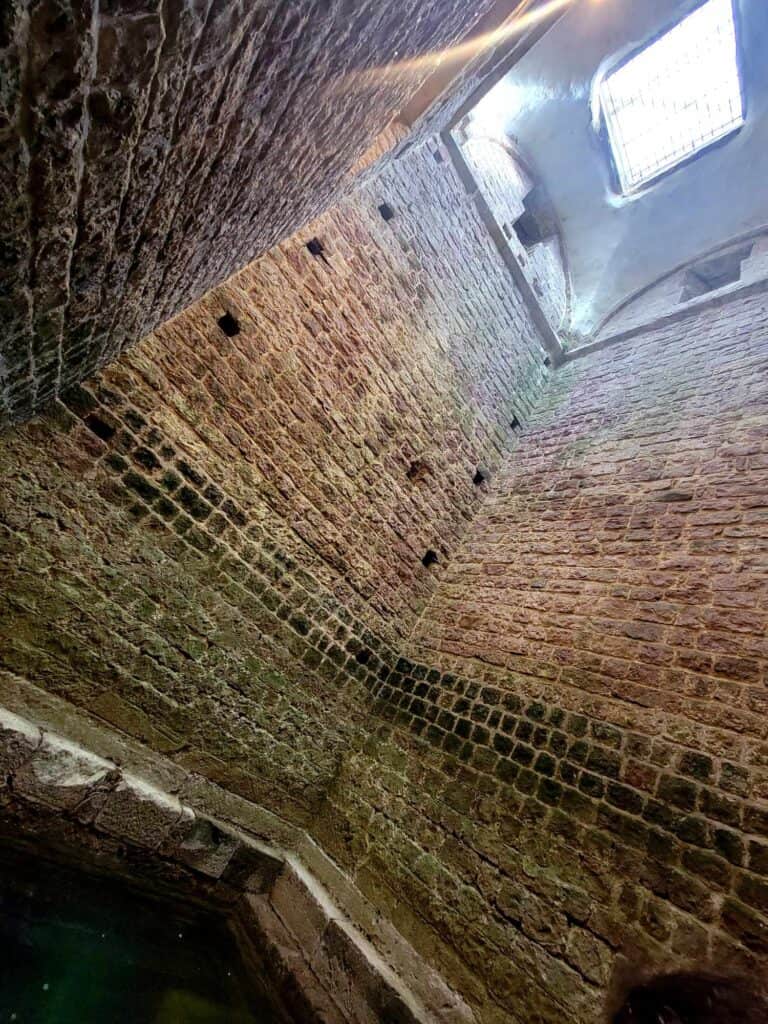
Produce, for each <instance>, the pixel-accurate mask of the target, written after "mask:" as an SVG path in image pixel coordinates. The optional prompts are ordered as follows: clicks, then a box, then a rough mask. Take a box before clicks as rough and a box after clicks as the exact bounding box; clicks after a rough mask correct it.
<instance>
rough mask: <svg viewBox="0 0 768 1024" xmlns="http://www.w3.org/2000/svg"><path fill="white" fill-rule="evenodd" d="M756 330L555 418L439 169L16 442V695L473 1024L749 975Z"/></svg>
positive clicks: (645, 361) (704, 341) (207, 302)
mask: <svg viewBox="0 0 768 1024" xmlns="http://www.w3.org/2000/svg"><path fill="white" fill-rule="evenodd" d="M310 243H311V244H310ZM766 324H768V302H766V300H765V299H764V298H761V297H760V296H750V297H748V298H746V299H744V300H743V301H740V302H737V301H734V302H731V303H729V304H728V305H727V306H723V307H722V308H721V309H720V310H719V311H718V312H717V315H716V316H713V315H712V312H711V311H709V312H708V313H707V314H706V315H704V316H703V317H701V318H700V319H699V320H696V319H691V320H688V321H686V322H685V323H683V324H675V325H673V326H669V327H666V328H664V329H662V330H657V331H651V332H649V333H648V334H646V335H645V336H643V337H642V338H640V339H636V340H634V341H633V342H631V343H629V342H628V343H624V344H622V345H620V346H615V347H612V348H610V349H608V350H606V351H604V352H600V353H596V354H593V355H591V356H589V357H586V358H583V359H579V360H576V361H573V362H571V363H568V364H566V365H565V366H564V367H563V368H561V369H559V370H558V371H557V372H556V373H555V374H554V375H553V376H552V377H551V379H550V382H549V385H548V386H547V388H546V390H545V391H544V395H543V398H541V400H540V401H539V399H540V396H541V394H542V388H543V386H544V384H545V375H546V374H547V371H546V370H545V368H544V366H543V360H542V351H541V348H540V345H539V343H538V340H537V338H536V336H535V333H534V331H533V328H532V327H531V325H530V322H529V320H528V318H527V314H526V310H525V307H524V304H523V303H522V301H521V299H520V297H519V295H517V294H516V292H515V290H514V286H513V284H512V281H511V278H510V276H509V274H508V272H507V270H506V268H505V266H504V263H503V261H502V260H501V258H500V256H499V253H498V251H497V250H496V249H495V247H494V245H493V244H492V242H491V240H490V238H489V237H488V234H487V232H486V230H485V228H484V226H483V224H482V223H481V222H480V220H479V218H478V216H477V214H476V213H475V212H474V206H473V204H472V200H471V198H470V197H468V196H467V194H466V191H465V190H464V188H463V186H462V185H461V183H460V181H459V179H458V177H457V175H456V174H455V172H454V170H453V167H452V165H451V163H450V162H449V160H448V159H447V157H446V155H445V153H444V152H442V151H440V150H436V149H435V144H434V143H430V144H428V145H427V146H425V147H423V148H421V149H420V150H418V151H416V152H412V153H410V154H408V155H407V156H406V157H403V158H402V159H401V160H399V161H396V162H395V163H393V164H392V165H391V166H388V167H387V169H386V170H385V171H384V173H382V174H381V175H380V176H379V177H377V178H376V179H375V180H373V181H371V182H370V183H369V184H367V185H366V186H365V188H364V189H362V190H361V191H360V192H359V193H358V194H357V195H356V196H355V197H354V199H351V200H347V201H345V202H344V203H342V204H341V205H339V206H338V207H336V208H335V209H333V210H332V211H330V212H329V213H328V214H326V215H324V216H323V217H322V218H320V219H319V220H318V221H316V222H315V223H313V224H311V225H310V226H309V227H308V228H307V229H306V230H305V231H302V232H301V233H300V234H299V235H297V236H294V237H293V238H292V239H290V240H289V241H287V242H285V243H283V244H282V245H281V246H279V247H278V248H277V249H275V250H274V251H272V252H271V253H270V254H269V255H268V256H266V257H265V258H263V259H262V260H260V261H259V262H257V263H256V264H253V265H251V266H250V267H248V268H247V269H246V270H244V271H243V272H242V273H241V274H239V275H238V276H237V277H235V278H233V279H232V280H230V281H229V282H228V283H227V285H225V286H224V287H221V288H219V289H217V290H216V291H215V292H212V293H211V294H209V295H208V296H206V298H205V299H204V300H202V301H201V302H199V303H198V304H196V305H195V306H194V307H192V308H190V309H189V310H188V311H186V312H185V313H184V314H182V315H181V316H179V317H177V318H176V319H175V320H174V321H172V322H171V323H169V324H167V325H166V326H165V327H164V328H162V330H160V331H158V332H157V333H156V334H154V335H152V336H150V337H148V338H146V339H145V340H144V341H143V342H142V343H141V344H140V345H138V346H136V347H135V348H134V349H132V350H131V351H130V352H129V353H127V354H126V355H125V356H124V357H123V358H122V360H121V361H120V362H119V363H118V364H116V365H114V366H113V367H111V368H110V369H108V370H106V371H104V372H103V373H101V374H100V375H99V376H98V377H97V378H95V379H94V380H92V381H91V382H89V383H88V384H87V386H84V387H80V388H75V389H73V390H70V391H69V392H68V394H67V397H66V403H57V404H56V405H55V406H54V407H53V408H52V410H51V411H50V412H49V414H48V415H47V416H46V417H44V418H41V419H39V420H37V421H34V422H32V423H29V424H27V425H25V426H24V427H22V428H19V429H17V430H15V431H13V432H7V433H6V434H5V435H4V436H3V437H2V439H1V443H0V448H1V452H0V466H2V472H3V479H4V488H3V491H2V494H1V495H0V538H1V543H0V555H1V557H2V564H1V565H0V572H2V578H3V583H4V586H3V588H2V591H1V592H0V633H1V635H0V703H1V702H2V696H3V692H4V687H5V686H7V687H8V691H9V692H10V689H11V688H13V689H14V691H15V692H17V693H18V691H19V690H20V689H21V690H23V689H24V687H25V686H27V688H28V689H29V691H30V692H31V690H32V686H34V687H38V688H42V689H45V690H47V691H48V693H49V694H52V695H54V696H56V697H59V698H63V699H64V700H66V701H68V702H70V703H71V704H72V705H75V706H76V707H78V708H79V709H81V710H82V711H83V713H84V714H87V715H90V716H93V717H94V718H96V719H98V720H100V721H101V722H105V723H107V724H108V725H110V726H111V727H112V728H113V729H116V730H119V731H122V732H123V733H125V734H128V735H129V736H131V737H134V738H135V739H138V740H140V741H141V742H142V743H144V744H146V745H148V746H149V747H152V748H154V749H155V750H156V751H159V752H161V753H162V754H164V755H165V756H166V757H167V758H168V759H169V761H170V762H172V763H173V765H174V766H175V767H176V768H178V769H180V770H183V771H186V772H192V773H199V774H200V775H203V776H205V777H206V778H208V779H210V780H212V781H214V782H216V783H218V784H219V785H220V786H222V787H224V788H226V789H227V790H228V791H229V792H230V793H234V794H237V795H238V796H240V797H244V798H245V799H246V800H248V801H252V802H255V803H258V804H260V805H262V806H264V807H265V808H268V809H269V810H270V811H272V812H274V813H275V814H276V815H278V816H280V818H282V819H284V820H286V821H288V822H291V823H293V824H297V825H302V826H304V827H305V828H306V829H307V830H308V831H309V832H310V833H311V835H312V836H313V837H314V839H315V840H316V841H317V842H318V843H319V844H320V845H321V846H322V847H323V849H324V850H326V851H327V852H328V853H329V854H330V855H331V856H332V857H333V858H334V859H335V860H336V862H337V863H338V864H339V865H340V867H341V868H342V869H343V870H344V871H345V872H346V873H347V875H348V877H349V878H350V879H352V880H353V881H354V883H355V884H356V885H357V887H358V888H359V890H361V891H362V893H363V894H364V895H365V896H367V897H368V898H369V899H370V901H371V903H372V904H373V905H374V906H375V907H377V908H378V909H379V911H381V912H382V913H385V914H386V915H387V917H388V918H389V919H390V920H391V921H392V922H393V923H394V925H395V926H396V927H397V928H399V929H400V931H401V932H402V933H403V935H404V936H405V937H406V939H407V940H408V941H410V942H411V943H412V945H414V946H415V947H416V948H417V950H418V951H419V952H420V954H421V955H422V956H424V957H425V958H426V959H427V960H428V961H430V962H431V963H432V964H434V965H435V966H437V967H438V968H439V970H440V971H441V972H442V973H443V974H444V975H445V977H446V978H447V979H448V980H449V982H450V983H451V984H452V985H454V986H456V988H458V990H459V991H460V992H461V993H462V994H463V995H464V996H465V997H466V998H467V1000H468V1001H469V1002H470V1003H471V1005H472V1007H473V1009H474V1010H475V1012H476V1016H477V1018H478V1020H480V1021H482V1022H483V1024H500V1022H502V1021H505V1022H509V1021H510V1020H511V1021H515V1022H519V1024H523V1022H525V1024H533V1022H536V1021H540V1022H555V1021H559V1020H561V1019H562V1018H563V1016H567V1017H568V1018H570V1019H572V1020H573V1021H574V1022H577V1024H595V1022H596V1021H599V1020H601V1019H602V1015H603V1013H604V1008H605V1003H606V997H607V994H608V993H609V992H610V991H611V990H612V987H613V986H616V985H618V984H619V983H620V981H621V978H622V977H623V976H624V972H625V971H626V972H629V973H631V974H632V975H633V977H634V976H636V974H637V972H638V971H641V970H642V969H644V968H646V967H648V966H652V965H663V966H664V967H667V966H669V965H671V964H691V965H694V966H696V967H700V966H701V965H702V964H709V963H711V964H714V965H717V967H718V969H722V968H724V967H726V968H727V967H733V969H734V970H736V969H747V970H751V971H754V970H757V969H758V968H759V967H760V964H761V961H762V960H764V959H765V954H766V952H768V938H767V935H766V932H767V930H768V917H767V915H768V883H767V882H766V874H767V873H768V863H767V855H766V850H767V849H768V842H767V839H768V788H767V779H766V765H767V763H768V751H767V750H766V726H765V710H766V689H765V684H766V676H765V670H766V648H765V633H766V629H765V627H766V621H765V619H766V586H767V580H766V564H765V550H764V547H765V533H766V522H765V493H766V474H767V473H768V467H767V464H766V456H767V453H766V448H765V443H766V442H765V436H766V433H765V425H766V424H765V417H766V413H765V409H766V397H767V396H766V383H765V372H764V371H765V359H766ZM537 401H538V404H536V403H537ZM513 423H514V424H515V426H514V427H513V426H512V424H513ZM520 424H522V426H523V427H524V434H523V436H519V434H518V432H517V431H518V429H519V425H520ZM475 481H477V482H475ZM489 490H490V493H489ZM470 524H472V525H470ZM761 545H762V546H761ZM428 551H432V552H434V554H435V555H436V556H437V562H436V563H434V562H433V563H432V564H431V565H429V566H426V565H424V564H423V563H422V558H423V557H424V555H425V554H426V553H427V552H428ZM24 680H26V681H27V683H25V682H24ZM52 725H53V726H54V727H55V726H56V722H55V721H54V722H53V723H52Z"/></svg>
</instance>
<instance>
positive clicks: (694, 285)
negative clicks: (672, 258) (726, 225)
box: [680, 244, 752, 302]
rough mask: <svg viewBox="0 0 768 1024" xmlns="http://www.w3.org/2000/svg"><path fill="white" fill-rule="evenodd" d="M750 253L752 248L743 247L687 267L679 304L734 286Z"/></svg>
mask: <svg viewBox="0 0 768 1024" xmlns="http://www.w3.org/2000/svg"><path fill="white" fill-rule="evenodd" d="M751 251H752V246H751V244H750V245H745V246H741V247H740V248H738V249H734V250H733V251H732V252H727V253H723V254H722V255H720V256H713V257H712V258H711V259H708V260H702V262H701V263H697V264H695V265H694V266H692V267H689V268H688V270H686V272H685V274H684V275H683V291H682V294H681V295H680V301H681V302H689V301H690V300H691V299H695V298H696V297H697V296H699V295H706V293H707V292H715V291H717V290H718V288H725V286H726V285H729V284H735V283H736V282H737V281H738V280H740V278H741V264H742V263H743V261H744V260H746V259H747V258H748V257H749V255H750V253H751Z"/></svg>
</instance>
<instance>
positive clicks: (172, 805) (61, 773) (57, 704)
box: [0, 673, 474, 1024]
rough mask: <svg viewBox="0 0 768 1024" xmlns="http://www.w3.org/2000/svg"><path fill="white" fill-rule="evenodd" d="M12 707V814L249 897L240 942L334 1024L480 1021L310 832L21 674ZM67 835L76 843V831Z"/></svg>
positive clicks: (5, 696)
mask: <svg viewBox="0 0 768 1024" xmlns="http://www.w3.org/2000/svg"><path fill="white" fill-rule="evenodd" d="M0 697H2V700H3V702H4V703H5V704H6V705H7V704H10V705H11V706H12V710H8V709H7V708H6V707H0V769H2V772H3V778H2V780H0V795H7V794H11V795H12V797H13V802H9V801H6V800H0V806H3V810H4V813H5V814H6V815H9V814H10V813H13V811H12V806H13V804H15V803H21V804H28V805H30V806H32V807H35V806H40V807H44V808H45V809H46V810H47V811H48V812H55V813H60V814H62V815H67V816H69V818H70V819H73V820H74V821H75V822H77V823H78V824H79V825H80V826H84V827H88V828H90V829H92V830H93V831H94V832H95V833H98V834H104V835H105V836H109V837H112V838H113V839H118V840H120V841H121V842H126V843H130V844H132V845H135V846H137V847H139V848H143V849H144V850H151V851H152V852H153V853H155V854H156V855H157V857H158V859H161V858H162V859H164V860H165V861H170V862H171V863H172V864H177V865H179V866H180V867H182V868H191V869H192V871H193V872H198V873H200V874H202V875H203V876H205V877H206V878H207V879H212V880H214V881H220V882H221V883H222V884H225V885H226V886H227V887H228V889H230V890H234V891H235V892H239V893H240V894H241V895H240V897H239V899H238V900H237V901H236V904H235V908H234V915H233V917H232V921H231V923H232V926H233V929H234V931H235V933H236V934H237V935H238V936H239V937H240V938H241V939H243V940H245V938H247V937H249V936H250V937H251V939H250V940H249V941H251V940H254V939H255V938H256V937H258V939H259V955H262V953H264V954H265V955H268V961H269V966H270V971H271V973H270V980H271V981H273V980H274V977H273V975H275V976H276V977H278V978H279V979H282V981H281V985H282V986H284V987H285V989H286V991H290V992H291V993H292V997H293V1001H294V1003H295V1002H296V1001H297V1000H298V1001H299V1002H300V1004H301V1005H302V1006H303V1007H304V1008H305V1010H306V1011H307V1012H308V1011H309V1009H311V1012H312V1015H313V1017H314V1018H315V1019H316V1020H318V1021H322V1022H324V1024H336V1022H339V1024H342V1022H343V1024H374V1022H376V1021H380V1020H384V1019H386V1020H388V1021H391V1022H392V1024H416V1022H423V1024H436V1022H445V1024H469V1022H471V1021H473V1020H474V1016H473V1014H472V1011H471V1010H470V1009H469V1007H468V1006H467V1005H466V1004H465V1003H464V1002H463V1000H462V999H461V998H460V996H458V995H457V994H456V993H455V992H453V991H452V990H451V989H450V988H449V987H448V986H447V985H446V984H445V982H444V981H443V980H442V979H441V978H440V976H439V975H438V974H437V972H436V971H434V970H433V969H432V968H431V967H429V966H428V965H427V964H426V963H424V962H423V961H421V960H420V958H419V957H418V955H417V954H416V952H415V950H413V948H412V947H411V946H410V945H409V944H408V943H407V942H406V941H405V940H404V939H403V938H402V936H400V935H399V934H398V933H397V932H396V931H395V929H394V928H393V927H392V926H391V924H389V923H388V922H385V921H382V920H381V918H380V916H379V915H378V914H377V913H376V912H375V911H374V910H373V909H372V908H371V907H370V905H369V904H368V903H367V901H366V900H365V899H364V897H363V896H362V895H361V894H360V893H359V892H357V890H356V889H355V887H354V886H353V884H352V883H351V882H350V880H349V879H347V878H346V876H344V875H343V873H342V872H341V871H339V869H338V868H337V867H336V865H335V864H333V862H331V861H330V860H329V859H328V858H327V857H326V856H325V854H323V853H322V851H321V850H320V849H319V847H317V846H316V845H315V844H314V843H313V842H312V841H311V840H310V839H309V837H308V836H307V835H306V834H305V833H304V832H303V831H302V830H300V829H297V828H295V827H293V826H289V825H286V823H284V822H281V821H280V820H279V819H277V818H275V816H274V815H271V814H269V812H266V811H264V810H263V809H262V808H258V807H256V806H255V805H253V804H249V803H248V802H247V801H245V800H242V799H241V798H239V797H234V796H232V795H231V794H227V793H225V792H224V791H222V790H220V789H219V788H218V787H217V786H215V785H214V784H213V783H211V782H209V781H208V780H206V779H203V778H195V779H194V780H192V779H191V778H189V777H186V776H184V774H183V773H180V772H179V770H178V768H177V767H176V766H175V765H169V764H167V763H166V762H165V759H164V758H163V757H162V756H160V755H155V754H151V753H149V752H148V751H146V750H144V749H143V748H141V747H140V746H139V745H138V744H135V743H134V742H132V741H129V740H127V739H123V738H122V737H117V736H115V735H114V734H109V733H107V732H106V731H105V730H103V729H101V727H99V726H98V725H96V724H95V723H93V722H91V721H89V720H87V719H86V718H85V717H84V716H82V715H80V714H78V713H76V712H75V711H74V710H73V709H72V708H71V707H68V706H66V705H64V704H63V702H61V701H60V700H59V699H58V698H55V697H51V696H50V695H48V694H45V693H43V692H42V691H39V690H37V689H36V688H33V687H30V686H29V684H27V683H26V682H24V681H22V680H20V679H18V678H17V677H13V676H11V675H10V674H9V673H0ZM28 705H29V706H28ZM25 712H26V713H27V714H32V713H34V715H35V718H36V719H37V721H38V722H39V723H40V724H39V725H38V724H33V723H32V722H30V720H29V718H28V717H26V716H25V714H24V713H25ZM54 728H55V729H56V730H57V731H55V732H54V731H53V729H54ZM59 730H62V731H66V732H67V733H68V735H69V736H72V737H73V738H72V739H70V738H65V737H63V736H61V735H60V734H58V731H59ZM134 766H136V768H138V769H139V770H140V771H141V775H139V774H137V773H134V770H133V769H134ZM169 782H170V783H172V784H173V785H174V788H175V789H176V790H177V792H169V790H168V789H167V788H164V786H163V784H164V783H165V784H166V785H167V783H169ZM3 791H5V793H3ZM187 800H190V803H187V802H186V801H187ZM192 804H194V806H192ZM254 833H255V834H254ZM67 834H68V841H69V842H72V841H73V836H74V835H75V834H76V833H75V832H73V831H72V830H68V833H67ZM289 850H290V851H292V852H288V851H289ZM307 854H309V855H310V856H309V858H307V859H309V860H310V861H311V868H312V870H310V869H309V868H308V867H307V866H306V864H305V863H303V860H302V856H304V857H306V855H307ZM377 946H378V948H377ZM246 953H247V951H246ZM302 1012H304V1011H302Z"/></svg>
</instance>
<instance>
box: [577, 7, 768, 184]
mask: <svg viewBox="0 0 768 1024" xmlns="http://www.w3.org/2000/svg"><path fill="white" fill-rule="evenodd" d="M707 3H709V0H696V2H695V3H693V4H691V6H690V7H689V8H688V10H686V11H684V12H683V13H682V14H679V15H678V16H676V17H675V18H674V19H671V20H670V21H668V22H666V23H665V24H664V26H663V27H662V28H660V29H659V30H658V31H657V32H654V33H653V35H651V36H649V37H648V38H647V39H645V40H644V41H643V42H642V43H640V44H638V45H637V46H635V47H633V48H632V49H631V50H630V51H629V52H628V53H626V54H624V56H623V57H621V58H620V59H619V60H617V61H616V62H615V63H613V64H611V65H610V67H609V68H607V70H606V71H605V73H604V74H603V75H601V77H600V81H599V83H598V87H597V100H598V104H599V125H598V133H597V134H598V138H599V141H600V145H601V148H602V149H603V151H604V154H605V156H606V160H607V164H608V171H609V176H610V184H611V190H612V192H613V193H614V194H615V195H617V196H619V197H621V198H622V199H626V200H631V199H636V198H638V197H639V196H641V195H643V193H644V192H646V191H648V190H649V189H651V188H654V187H655V186H656V185H657V184H658V183H659V182H661V181H663V180H664V179H665V178H668V177H669V176H670V175H671V174H676V173H677V172H678V171H680V170H683V169H684V168H685V167H689V166H690V165H691V164H692V163H694V162H695V161H697V160H699V159H700V158H701V157H704V156H706V155H707V154H708V153H710V152H711V151H712V150H714V149H717V148H719V147H720V146H724V145H726V144H727V143H729V142H731V141H732V139H733V138H734V137H735V136H736V135H738V134H739V133H740V132H741V131H742V130H743V129H744V127H745V125H746V123H747V117H748V115H749V98H748V90H747V81H746V73H745V63H744V47H743V45H742V39H743V35H742V19H741V8H740V5H739V0H730V3H731V13H732V17H733V27H734V34H735V39H736V73H737V76H738V81H739V92H740V95H741V124H738V125H736V126H735V127H734V128H732V129H731V130H730V131H729V132H727V133H726V134H725V135H723V136H721V137H720V138H719V139H714V140H713V141H712V142H708V143H707V144H706V145H704V146H702V147H701V148H700V149H697V150H696V151H695V152H693V153H690V154H689V155H688V156H686V157H683V158H682V159H681V160H678V162H677V163H675V164H673V165H672V166H671V167H667V168H665V169H664V170H663V171H659V173H658V174H655V175H654V176H653V177H652V178H646V179H645V180H644V181H642V182H640V183H639V184H638V185H635V186H633V187H632V188H630V189H628V190H627V191H625V190H624V188H623V186H622V183H621V174H620V173H619V168H618V163H617V161H616V156H615V154H614V151H613V145H612V143H611V136H610V131H609V129H608V120H607V118H606V115H605V108H604V105H603V101H602V88H603V84H604V82H605V80H606V79H607V78H609V77H610V76H611V75H613V74H614V73H615V72H616V71H619V70H620V69H621V68H623V67H624V66H625V65H626V64H628V63H629V62H630V61H631V60H633V59H634V58H635V57H637V56H638V55H639V54H641V53H643V51H645V50H647V49H648V48H649V47H651V46H653V45H654V43H656V42H658V41H659V39H662V38H663V37H664V36H665V35H667V33H668V32H671V31H672V30H673V29H675V28H677V26H678V25H680V24H682V22H684V21H685V20H686V19H687V18H689V17H690V16H691V15H692V14H695V13H696V11H698V10H699V9H700V8H702V7H705V6H706V4H707Z"/></svg>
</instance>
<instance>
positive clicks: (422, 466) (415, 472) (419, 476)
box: [405, 459, 429, 483]
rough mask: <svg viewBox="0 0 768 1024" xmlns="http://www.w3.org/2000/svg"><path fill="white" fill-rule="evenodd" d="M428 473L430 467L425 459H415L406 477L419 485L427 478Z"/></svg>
mask: <svg viewBox="0 0 768 1024" xmlns="http://www.w3.org/2000/svg"><path fill="white" fill-rule="evenodd" d="M428 473H429V465H428V464H427V463H426V462H424V460H423V459H414V460H413V462H412V463H411V464H410V466H409V467H408V470H407V472H406V474H405V475H406V476H407V477H408V479H409V480H412V481H413V482H414V483H419V482H420V481H421V480H424V479H425V478H426V476H427V474H428Z"/></svg>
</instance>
